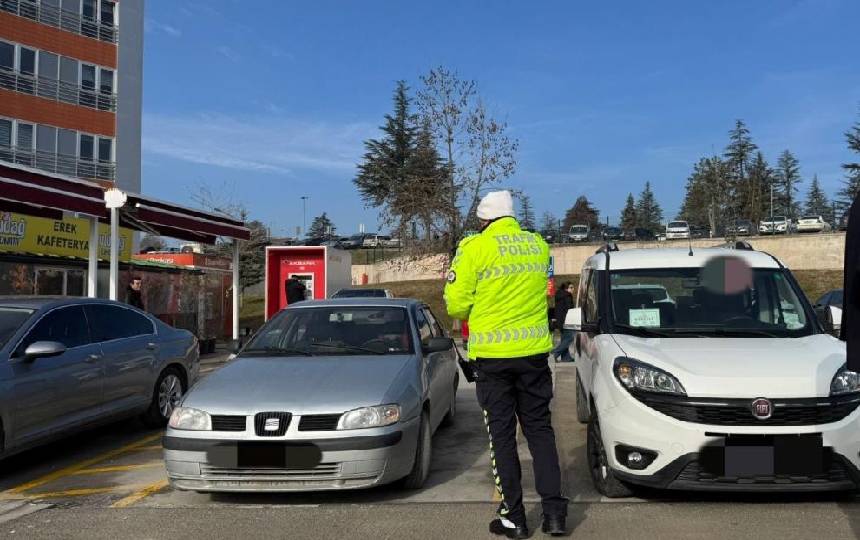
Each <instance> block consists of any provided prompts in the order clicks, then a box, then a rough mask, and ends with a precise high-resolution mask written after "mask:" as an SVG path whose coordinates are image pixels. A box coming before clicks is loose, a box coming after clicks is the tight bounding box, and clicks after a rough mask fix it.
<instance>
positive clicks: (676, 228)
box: [666, 221, 690, 240]
mask: <svg viewBox="0 0 860 540" xmlns="http://www.w3.org/2000/svg"><path fill="white" fill-rule="evenodd" d="M689 238H690V224H689V223H687V222H686V221H670V222H669V224H668V225H666V240H687V239H689Z"/></svg>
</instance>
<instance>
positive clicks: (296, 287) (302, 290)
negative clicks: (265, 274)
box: [284, 276, 307, 305]
mask: <svg viewBox="0 0 860 540" xmlns="http://www.w3.org/2000/svg"><path fill="white" fill-rule="evenodd" d="M284 287H285V288H286V290H287V305H290V304H295V303H296V302H301V301H303V300H306V297H305V295H306V294H307V287H305V284H304V283H302V281H301V280H300V279H298V278H297V277H296V276H290V279H288V280H287V282H286V284H285V285H284Z"/></svg>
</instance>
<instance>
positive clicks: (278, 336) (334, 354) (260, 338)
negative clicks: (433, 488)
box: [163, 298, 459, 492]
mask: <svg viewBox="0 0 860 540" xmlns="http://www.w3.org/2000/svg"><path fill="white" fill-rule="evenodd" d="M458 358H459V357H458V353H457V350H456V348H455V346H454V341H453V340H452V339H451V338H450V337H448V336H447V334H446V333H445V331H444V329H443V328H442V327H441V326H440V325H439V323H438V322H437V320H436V318H435V317H434V316H433V313H431V311H430V309H429V308H428V307H427V306H426V305H424V304H422V303H421V302H419V301H417V300H387V299H384V298H380V299H343V300H323V301H309V302H302V303H300V304H296V305H294V306H290V307H287V308H286V309H284V310H283V311H281V312H279V313H278V314H277V315H275V316H274V317H273V318H272V319H271V320H269V321H268V322H267V323H266V324H265V325H263V327H262V328H261V329H260V330H259V331H258V332H257V333H256V334H255V336H254V337H253V338H252V339H251V341H249V342H248V344H247V345H246V346H245V347H243V348H242V349H241V350H240V351H238V353H237V356H236V358H235V359H234V360H233V361H232V362H230V363H229V364H227V365H226V366H224V367H222V368H221V369H220V370H218V371H216V372H214V373H212V374H210V375H208V376H207V377H206V378H205V379H203V380H202V381H201V382H200V383H199V384H197V385H196V386H195V387H194V388H192V389H191V391H190V392H189V393H188V395H187V396H186V398H185V400H184V401H183V402H182V406H181V407H179V408H177V409H176V410H175V411H174V413H173V416H172V417H171V419H170V424H169V426H168V428H167V431H166V433H165V435H164V440H163V447H164V463H165V466H166V469H167V475H168V478H169V480H170V483H171V484H172V485H173V487H175V488H177V489H183V490H195V491H206V492H211V491H268V492H274V491H314V490H344V489H346V490H349V489H358V488H365V487H372V486H377V485H381V484H386V483H390V482H394V481H397V480H401V481H402V485H403V486H404V487H406V488H410V489H415V488H419V487H421V486H422V485H423V484H424V481H425V480H426V479H427V475H428V474H429V471H430V468H431V463H432V461H431V460H432V448H433V446H432V437H433V433H434V432H435V431H436V429H437V428H438V427H439V426H441V425H443V424H449V423H452V422H453V421H454V417H455V415H456V411H457V388H458V385H459V370H458V366H457V359H458ZM273 448H274V449H275V451H271V450H272V449H273ZM265 450H269V451H265Z"/></svg>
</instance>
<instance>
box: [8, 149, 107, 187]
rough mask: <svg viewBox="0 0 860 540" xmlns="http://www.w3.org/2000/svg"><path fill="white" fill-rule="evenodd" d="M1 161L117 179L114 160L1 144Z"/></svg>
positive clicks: (95, 177) (47, 169) (96, 177)
mask: <svg viewBox="0 0 860 540" xmlns="http://www.w3.org/2000/svg"><path fill="white" fill-rule="evenodd" d="M0 161H8V162H9V163H17V164H18V165H26V166H27V167H35V168H37V169H42V170H43V171H48V172H54V173H60V174H65V175H68V176H74V177H77V178H83V179H88V180H92V179H98V180H108V181H111V182H114V181H116V163H114V162H112V161H93V160H87V159H81V158H77V157H75V156H68V155H65V154H57V153H54V152H43V151H41V150H33V149H32V148H22V147H19V146H6V145H0Z"/></svg>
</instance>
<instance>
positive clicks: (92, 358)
mask: <svg viewBox="0 0 860 540" xmlns="http://www.w3.org/2000/svg"><path fill="white" fill-rule="evenodd" d="M101 359H102V357H101V355H100V354H90V355H88V356H87V358H86V360H84V362H86V363H87V364H92V363H94V362H98V361H99V360H101Z"/></svg>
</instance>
